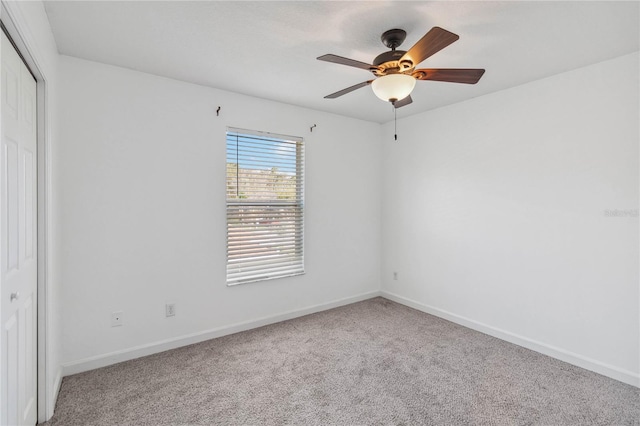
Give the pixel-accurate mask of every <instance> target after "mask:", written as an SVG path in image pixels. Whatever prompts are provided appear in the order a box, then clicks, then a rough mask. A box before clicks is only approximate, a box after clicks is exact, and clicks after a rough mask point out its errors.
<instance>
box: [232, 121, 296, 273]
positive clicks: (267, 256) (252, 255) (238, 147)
mask: <svg viewBox="0 0 640 426" xmlns="http://www.w3.org/2000/svg"><path fill="white" fill-rule="evenodd" d="M303 195H304V145H303V141H302V138H296V137H291V136H280V135H273V134H270V133H261V132H253V131H248V130H239V129H228V130H227V285H235V284H242V283H247V282H253V281H261V280H268V279H273V278H281V277H287V276H292V275H300V274H304V251H303V231H304V214H303V213H304V202H303V198H304V197H303Z"/></svg>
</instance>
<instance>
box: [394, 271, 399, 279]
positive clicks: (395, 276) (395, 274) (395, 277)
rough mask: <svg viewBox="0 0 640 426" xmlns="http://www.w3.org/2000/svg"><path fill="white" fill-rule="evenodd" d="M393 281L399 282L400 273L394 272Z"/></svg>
mask: <svg viewBox="0 0 640 426" xmlns="http://www.w3.org/2000/svg"><path fill="white" fill-rule="evenodd" d="M393 280H394V281H398V273H397V272H396V271H393Z"/></svg>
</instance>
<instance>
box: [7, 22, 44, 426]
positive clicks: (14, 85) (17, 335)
mask: <svg viewBox="0 0 640 426" xmlns="http://www.w3.org/2000/svg"><path fill="white" fill-rule="evenodd" d="M0 33H1V31H0ZM1 35H2V47H1V52H2V55H1V57H2V67H1V68H2V86H1V87H2V92H0V99H1V100H2V105H1V106H0V109H1V121H0V133H1V134H2V146H1V149H0V153H1V155H2V159H1V161H0V165H1V166H2V171H1V173H0V222H1V226H0V234H1V237H2V244H0V258H1V259H2V262H1V269H2V270H1V274H0V297H1V305H0V308H1V309H0V317H1V320H2V322H1V324H2V340H1V342H0V356H1V359H0V367H1V368H0V374H1V375H2V377H1V379H2V386H0V425H34V424H35V423H36V416H37V399H36V395H37V354H36V351H37V343H36V342H37V317H36V313H37V309H36V306H37V294H36V287H37V252H38V250H37V246H36V245H37V229H36V226H37V213H36V212H37V192H38V191H37V187H36V185H37V175H36V173H37V165H36V161H37V153H36V141H37V134H36V108H35V106H36V98H35V94H36V82H35V80H34V79H33V77H32V76H31V74H30V73H29V70H28V69H27V67H26V66H25V65H24V63H23V62H22V59H21V58H20V57H19V56H18V54H17V52H16V51H15V49H14V48H13V46H12V45H11V43H10V41H9V40H8V39H7V37H6V35H5V34H4V33H2V34H1Z"/></svg>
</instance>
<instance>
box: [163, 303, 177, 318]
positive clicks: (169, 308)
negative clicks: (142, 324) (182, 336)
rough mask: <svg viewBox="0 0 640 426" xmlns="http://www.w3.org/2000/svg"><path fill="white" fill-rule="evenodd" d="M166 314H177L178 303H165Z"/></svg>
mask: <svg viewBox="0 0 640 426" xmlns="http://www.w3.org/2000/svg"><path fill="white" fill-rule="evenodd" d="M164 314H165V316H167V317H173V316H175V314H176V304H175V303H167V304H166V305H164Z"/></svg>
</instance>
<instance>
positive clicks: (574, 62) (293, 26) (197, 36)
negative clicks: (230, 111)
mask: <svg viewBox="0 0 640 426" xmlns="http://www.w3.org/2000/svg"><path fill="white" fill-rule="evenodd" d="M639 6H640V3H639V2H637V1H631V2H611V1H601V2H594V1H587V2H582V1H568V2H538V1H534V2H483V1H482V2H481V1H471V2H457V1H456V2H451V1H450V2H421V1H416V2H404V1H402V2H401V1H393V2H392V1H373V2H355V1H353V2H336V1H282V2H275V1H257V2H256V1H195V2H187V1H160V2H155V1H126V2H116V1H47V2H46V3H45V8H46V11H47V14H48V16H49V20H50V22H51V28H52V30H53V34H54V37H55V40H56V43H57V45H58V50H59V52H60V53H61V54H65V55H70V56H76V57H79V58H84V59H89V60H92V61H98V62H103V63H106V64H112V65H118V66H121V67H126V68H131V69H134V70H139V71H143V72H147V73H151V74H156V75H160V76H166V77H170V78H174V79H178V80H183V81H187V82H192V83H197V84H201V85H205V86H210V87H215V88H219V89H224V90H229V91H232V92H237V93H243V94H246V95H251V96H256V97H260V98H266V99H272V100H275V101H280V102H285V103H288V104H294V105H299V106H302V107H307V108H313V109H317V110H322V111H328V112H332V113H336V114H341V115H345V116H349V117H355V118H360V119H363V120H368V121H374V122H380V123H382V122H386V121H389V120H391V119H392V118H393V112H392V108H391V106H390V104H388V103H384V102H383V101H381V100H379V99H378V98H376V97H375V95H374V94H373V92H372V91H371V88H370V87H365V88H362V89H359V90H357V91H355V92H352V93H349V94H347V95H344V96H342V97H340V98H338V99H323V97H324V96H325V95H328V94H329V93H333V92H335V91H337V90H340V89H343V88H345V87H348V86H352V85H354V84H356V83H360V82H362V81H365V80H369V79H371V78H372V75H371V74H370V73H368V72H367V71H364V70H361V69H357V68H352V67H347V66H344V65H337V64H332V63H328V62H321V61H318V60H316V57H318V56H320V55H323V54H326V53H333V54H336V55H340V56H345V57H348V58H352V59H356V60H359V61H362V62H367V63H370V62H371V61H372V60H373V58H374V57H375V56H376V55H378V54H380V53H382V52H383V51H385V50H388V49H387V48H386V47H385V46H383V45H382V43H381V42H380V35H381V34H382V33H383V32H384V31H386V30H388V29H391V28H402V29H404V30H406V31H407V33H408V35H407V39H406V41H405V43H404V44H403V45H402V47H401V48H400V49H404V50H407V49H408V48H409V47H411V46H412V45H413V44H414V43H415V42H416V41H418V40H419V39H420V38H421V37H422V36H423V35H424V34H425V33H426V32H427V31H428V30H429V29H430V28H431V27H434V26H440V27H442V28H445V29H447V30H449V31H451V32H454V33H456V34H458V35H459V36H460V39H459V40H458V41H457V42H455V43H454V44H452V45H451V46H449V47H447V48H445V49H444V50H442V51H440V52H439V53H436V54H435V55H433V56H432V57H431V58H428V59H427V60H426V61H424V62H423V63H422V64H421V67H422V68H485V69H486V73H485V75H484V76H483V77H482V79H481V80H480V82H479V83H478V84H476V85H475V86H473V85H466V84H455V83H442V82H433V81H419V82H418V84H417V85H416V89H415V90H414V92H413V94H412V98H413V100H414V102H413V104H411V105H408V106H405V107H403V108H400V109H399V110H398V117H406V116H409V115H412V114H416V113H419V112H422V111H426V110H429V109H433V108H438V107H441V106H444V105H448V104H452V103H455V102H460V101H463V100H465V99H470V98H473V97H477V96H480V95H484V94H487V93H491V92H495V91H498V90H503V89H506V88H509V87H512V86H516V85H519V84H523V83H526V82H529V81H532V80H537V79H540V78H544V77H547V76H550V75H553V74H557V73H560V72H563V71H568V70H571V69H575V68H579V67H582V66H585V65H589V64H592V63H596V62H600V61H603V60H606V59H610V58H614V57H617V56H620V55H624V54H627V53H631V52H635V51H637V50H638V49H639V44H640V33H639V29H638V28H639V21H640V7H639Z"/></svg>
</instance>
